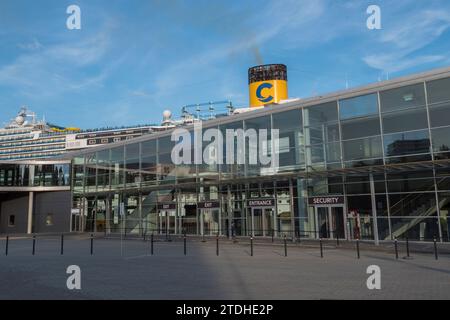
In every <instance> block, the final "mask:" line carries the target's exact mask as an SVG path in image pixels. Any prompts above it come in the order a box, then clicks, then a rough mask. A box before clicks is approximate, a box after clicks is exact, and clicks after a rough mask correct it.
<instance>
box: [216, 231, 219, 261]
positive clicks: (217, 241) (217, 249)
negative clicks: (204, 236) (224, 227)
mask: <svg viewBox="0 0 450 320" xmlns="http://www.w3.org/2000/svg"><path fill="white" fill-rule="evenodd" d="M216 255H217V256H219V235H217V237H216Z"/></svg>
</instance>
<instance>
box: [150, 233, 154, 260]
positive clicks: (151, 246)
mask: <svg viewBox="0 0 450 320" xmlns="http://www.w3.org/2000/svg"><path fill="white" fill-rule="evenodd" d="M150 254H151V255H153V233H152V235H151V236H150Z"/></svg>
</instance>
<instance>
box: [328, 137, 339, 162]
mask: <svg viewBox="0 0 450 320" xmlns="http://www.w3.org/2000/svg"><path fill="white" fill-rule="evenodd" d="M326 152H327V162H340V161H341V146H340V144H339V142H335V143H328V144H327V145H326Z"/></svg>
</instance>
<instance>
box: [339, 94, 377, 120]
mask: <svg viewBox="0 0 450 320" xmlns="http://www.w3.org/2000/svg"><path fill="white" fill-rule="evenodd" d="M339 111H340V116H341V120H344V119H350V118H357V117H363V116H367V115H371V114H377V113H378V96H377V94H370V95H366V96H360V97H356V98H351V99H345V100H340V101H339Z"/></svg>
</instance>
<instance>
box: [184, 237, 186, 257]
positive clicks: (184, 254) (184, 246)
mask: <svg viewBox="0 0 450 320" xmlns="http://www.w3.org/2000/svg"><path fill="white" fill-rule="evenodd" d="M184 255H186V233H185V234H184Z"/></svg>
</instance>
